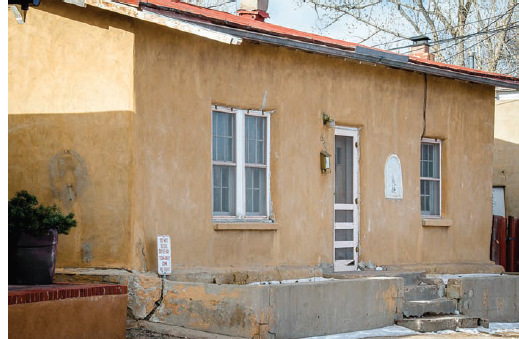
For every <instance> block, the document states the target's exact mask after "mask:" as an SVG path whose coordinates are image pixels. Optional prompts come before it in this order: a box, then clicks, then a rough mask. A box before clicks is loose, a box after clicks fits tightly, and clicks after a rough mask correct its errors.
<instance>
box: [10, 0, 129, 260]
mask: <svg viewBox="0 0 519 339" xmlns="http://www.w3.org/2000/svg"><path fill="white" fill-rule="evenodd" d="M8 14H9V19H8V23H9V78H8V79H9V80H8V81H9V91H8V100H9V130H8V133H9V158H8V161H9V170H8V171H9V172H8V173H9V192H8V194H9V197H12V196H14V194H15V193H16V192H17V191H19V190H22V189H25V190H28V191H29V192H30V193H32V194H34V195H36V196H37V197H38V199H39V201H40V203H44V204H53V203H56V204H57V205H58V206H60V207H61V208H62V210H63V211H64V212H67V213H68V212H74V213H75V215H76V219H77V220H78V226H77V227H76V228H75V229H72V231H71V233H70V234H69V235H60V237H59V243H58V263H57V265H58V266H79V267H84V266H94V267H127V265H128V257H129V248H130V243H131V238H130V237H131V219H130V217H131V214H130V207H131V175H132V170H131V169H132V159H133V156H132V147H133V146H132V145H133V138H132V131H133V115H134V103H133V102H134V95H133V60H134V58H133V33H132V29H133V28H132V25H133V23H132V21H131V20H129V19H128V18H124V17H122V16H118V15H112V14H109V13H108V12H105V11H101V10H96V9H92V8H89V9H84V8H80V7H78V6H74V5H69V4H65V3H63V2H61V1H53V0H51V1H45V2H44V3H43V2H42V3H41V5H40V6H39V7H38V8H31V9H30V10H29V12H28V14H27V21H26V23H25V24H23V25H20V24H18V23H16V21H15V19H14V16H13V13H11V11H8ZM67 186H71V192H72V195H73V200H72V201H71V200H70V194H71V193H70V192H69V190H68V188H67Z"/></svg>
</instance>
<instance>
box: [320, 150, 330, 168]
mask: <svg viewBox="0 0 519 339" xmlns="http://www.w3.org/2000/svg"><path fill="white" fill-rule="evenodd" d="M330 157H331V155H330V153H328V152H326V151H321V173H327V172H330Z"/></svg>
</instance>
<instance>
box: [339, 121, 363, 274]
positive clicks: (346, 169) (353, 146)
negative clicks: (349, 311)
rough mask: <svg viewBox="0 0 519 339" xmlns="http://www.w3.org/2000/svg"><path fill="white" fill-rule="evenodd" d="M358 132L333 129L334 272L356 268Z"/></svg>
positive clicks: (347, 129)
mask: <svg viewBox="0 0 519 339" xmlns="http://www.w3.org/2000/svg"><path fill="white" fill-rule="evenodd" d="M357 146H358V130H357V129H351V128H339V127H337V128H336V129H335V205H334V210H335V211H334V212H335V217H334V242H333V243H334V248H333V251H334V253H333V255H334V271H336V272H341V271H352V270H356V269H357V261H358V225H359V217H358V199H357V196H358V195H357V192H358V147H357Z"/></svg>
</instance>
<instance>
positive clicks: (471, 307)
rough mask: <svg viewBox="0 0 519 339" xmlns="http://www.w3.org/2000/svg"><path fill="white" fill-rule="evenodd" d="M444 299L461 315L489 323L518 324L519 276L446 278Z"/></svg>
mask: <svg viewBox="0 0 519 339" xmlns="http://www.w3.org/2000/svg"><path fill="white" fill-rule="evenodd" d="M446 296H447V298H450V299H454V300H456V301H457V302H458V306H457V307H458V311H460V313H462V314H464V315H468V316H476V317H481V318H486V319H488V320H489V321H491V322H516V321H519V276H518V275H500V276H474V277H470V276H469V277H460V278H454V279H449V281H448V284H447V288H446Z"/></svg>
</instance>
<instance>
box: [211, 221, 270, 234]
mask: <svg viewBox="0 0 519 339" xmlns="http://www.w3.org/2000/svg"><path fill="white" fill-rule="evenodd" d="M213 226H214V230H215V231H274V232H275V231H277V230H278V224H274V223H269V222H243V223H233V222H229V223H215V224H213Z"/></svg>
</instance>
